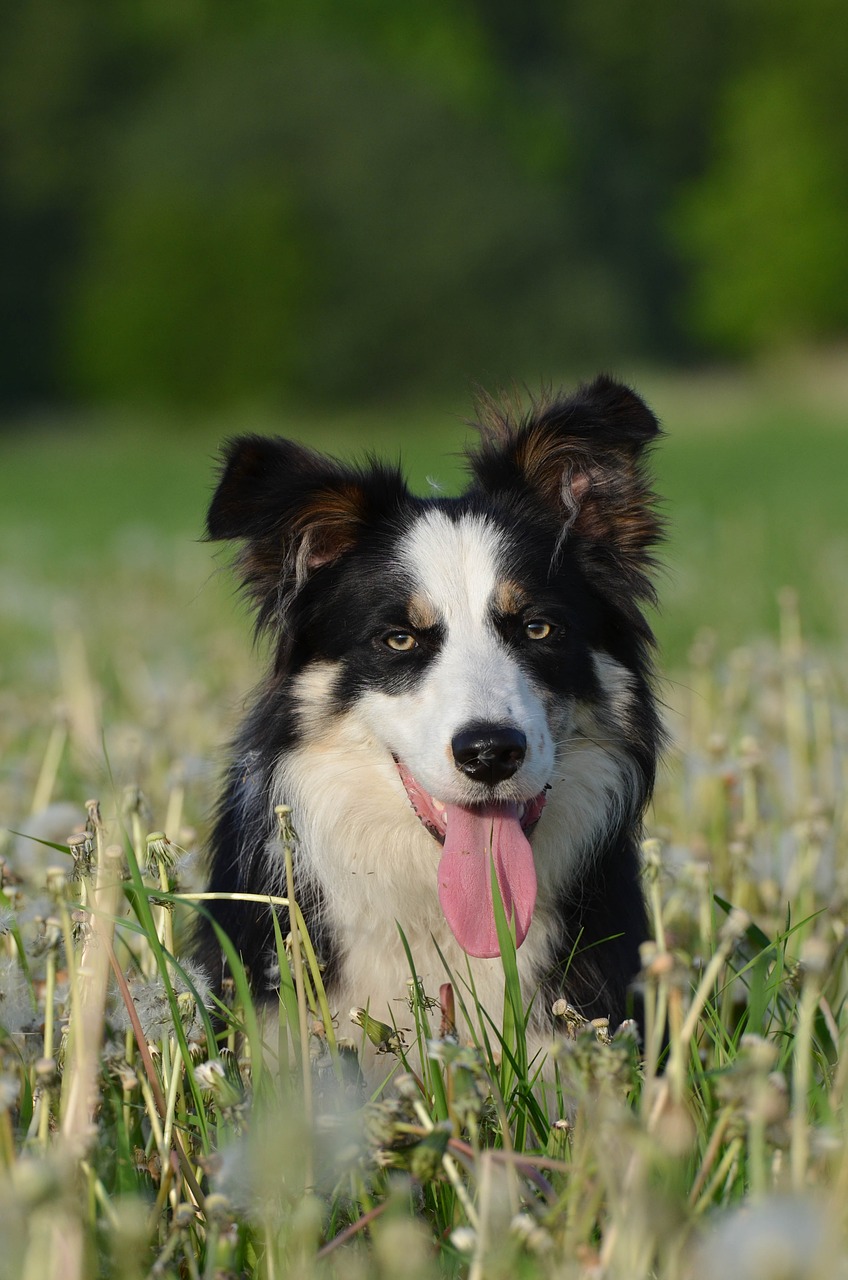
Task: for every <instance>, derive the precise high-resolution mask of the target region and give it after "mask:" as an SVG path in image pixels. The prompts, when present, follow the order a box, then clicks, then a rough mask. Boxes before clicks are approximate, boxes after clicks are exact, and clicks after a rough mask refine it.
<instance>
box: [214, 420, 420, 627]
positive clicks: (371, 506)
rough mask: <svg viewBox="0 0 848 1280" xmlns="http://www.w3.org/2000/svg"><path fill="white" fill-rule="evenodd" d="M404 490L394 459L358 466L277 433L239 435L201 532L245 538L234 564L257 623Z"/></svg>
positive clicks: (275, 613) (270, 616)
mask: <svg viewBox="0 0 848 1280" xmlns="http://www.w3.org/2000/svg"><path fill="white" fill-rule="evenodd" d="M408 497H409V492H408V490H407V488H406V485H405V483H404V480H403V477H402V475H401V473H400V471H399V470H398V469H397V468H396V467H387V466H384V465H383V464H381V463H376V462H375V463H372V465H371V466H370V467H369V468H368V469H367V470H358V469H356V468H353V467H347V466H345V465H344V464H342V463H340V462H337V461H336V459H335V458H329V457H325V456H324V455H322V454H320V453H316V452H315V451H314V450H313V449H308V448H307V447H306V446H305V445H302V444H297V443H295V442H294V441H293V440H284V439H282V438H281V437H279V436H275V437H273V438H270V437H266V436H252V435H251V436H238V437H236V438H235V439H234V440H230V441H229V442H228V443H227V444H226V445H225V446H224V449H223V451H222V460H221V474H220V479H219V481H218V487H217V489H216V490H215V494H214V496H213V498H212V502H211V504H210V507H209V512H208V514H207V517H206V532H207V536H208V537H209V538H210V539H213V540H216V541H217V540H219V539H239V540H241V541H243V543H244V546H243V549H242V551H241V553H240V556H239V559H238V570H239V572H240V574H241V578H242V583H243V586H244V588H245V590H246V592H247V593H248V595H249V596H251V597H252V599H253V601H254V604H255V605H256V607H257V611H258V612H257V626H258V627H260V628H261V627H264V626H266V625H268V624H269V623H270V622H272V621H273V620H274V619H275V618H278V619H279V618H280V617H281V614H282V611H283V609H284V606H285V602H286V601H287V599H289V598H290V596H291V595H292V593H293V592H294V591H296V590H297V589H298V588H299V587H300V586H301V585H302V584H303V582H304V581H305V580H306V578H307V577H308V576H309V575H310V574H311V573H313V572H314V571H315V570H317V569H320V568H322V567H323V566H324V565H328V564H332V563H334V562H335V561H337V560H338V559H339V558H340V557H341V556H343V555H344V554H345V553H346V552H347V551H349V550H351V548H352V547H353V546H354V545H355V544H356V542H357V541H358V539H359V537H360V536H361V535H362V533H363V532H364V530H365V529H366V528H367V527H368V526H370V525H373V524H374V523H375V522H376V521H377V520H379V519H381V518H383V517H385V516H388V515H391V513H392V512H393V511H394V510H396V509H397V508H398V507H399V506H400V505H401V504H402V503H403V501H404V500H405V499H407V498H408Z"/></svg>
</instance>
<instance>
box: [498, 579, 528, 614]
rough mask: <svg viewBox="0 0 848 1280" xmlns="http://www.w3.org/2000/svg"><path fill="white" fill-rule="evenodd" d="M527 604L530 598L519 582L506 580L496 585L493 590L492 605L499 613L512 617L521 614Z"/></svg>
mask: <svg viewBox="0 0 848 1280" xmlns="http://www.w3.org/2000/svg"><path fill="white" fill-rule="evenodd" d="M529 603H530V598H529V596H528V595H527V592H526V591H525V590H524V588H523V587H522V586H521V584H520V583H519V582H512V581H511V580H510V579H507V580H506V581H505V582H499V583H498V585H497V587H496V589H495V597H494V605H495V608H496V609H497V611H498V612H499V613H503V614H506V615H507V617H513V616H514V615H515V614H517V613H521V611H522V609H525V608H526V607H527V605H528V604H529Z"/></svg>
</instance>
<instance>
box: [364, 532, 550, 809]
mask: <svg viewBox="0 0 848 1280" xmlns="http://www.w3.org/2000/svg"><path fill="white" fill-rule="evenodd" d="M506 550H507V548H506V538H505V535H504V534H503V532H502V531H501V530H500V529H498V528H497V526H495V525H493V524H491V523H490V522H489V521H487V520H486V519H485V518H483V517H482V516H463V517H462V518H461V519H460V520H457V521H454V520H451V519H450V518H449V517H448V516H446V515H445V514H444V513H443V512H441V511H430V512H427V514H426V515H423V516H421V517H420V519H419V520H417V521H416V523H415V524H414V526H413V527H412V529H411V530H410V532H409V534H408V535H407V537H406V538H405V539H404V540H403V541H402V542H401V544H400V556H401V560H402V564H403V566H404V568H405V569H406V571H407V573H408V574H409V577H410V580H411V583H412V586H413V592H414V595H415V598H416V600H417V601H418V602H419V604H421V603H423V604H424V605H426V607H427V610H428V612H429V611H432V616H433V618H434V620H436V621H437V622H438V624H439V625H440V626H441V627H442V628H443V630H444V640H443V644H442V648H441V651H440V652H439V653H438V654H437V655H436V657H435V658H434V659H433V660H432V662H431V663H430V665H429V667H428V669H427V671H426V672H425V673H424V676H423V678H422V679H421V681H420V682H419V683H418V684H417V685H416V686H415V687H414V688H413V689H411V690H410V691H408V692H401V693H398V694H397V695H389V694H385V693H379V692H371V693H369V694H367V695H366V696H365V698H364V699H363V704H362V708H361V709H362V714H363V715H364V716H365V718H366V720H367V722H368V724H369V727H370V728H371V730H372V732H374V733H375V735H376V736H377V737H378V738H379V739H380V740H381V741H382V742H384V743H385V744H386V745H387V746H388V748H389V749H390V750H391V751H392V752H393V753H394V754H395V755H397V756H399V757H400V758H401V759H402V760H403V761H404V763H405V764H406V766H407V767H408V768H409V769H410V771H411V772H412V773H413V774H414V776H415V778H416V779H417V780H418V782H419V783H420V784H421V785H422V786H424V787H425V788H426V789H427V790H428V791H429V792H430V794H431V795H434V796H436V797H437V798H439V799H441V800H444V801H453V802H455V803H466V804H473V803H476V802H479V801H480V800H481V799H482V796H481V787H480V784H475V783H473V782H471V781H470V780H469V779H467V778H466V777H465V776H464V775H463V774H462V773H460V771H459V770H458V769H457V768H456V765H455V764H454V760H453V755H452V751H451V741H452V739H453V737H454V735H455V734H456V733H458V732H459V731H460V730H462V729H463V728H466V727H467V726H469V725H472V724H479V723H481V722H485V723H490V724H498V725H511V726H514V727H515V728H517V729H520V730H522V732H523V733H524V734H525V735H526V738H527V755H526V758H525V761H524V764H523V765H522V767H521V768H520V769H519V770H518V772H517V773H516V774H515V776H514V777H513V778H512V779H510V780H509V781H508V782H506V783H502V784H501V788H500V790H499V795H501V796H502V798H505V799H506V798H512V799H517V800H524V799H529V798H530V797H531V796H535V795H537V794H538V793H539V792H540V791H541V790H542V789H543V787H544V786H545V785H546V783H547V782H548V781H549V778H550V774H551V769H552V767H553V760H554V748H553V742H552V740H551V736H550V732H549V729H548V725H547V720H546V716H545V710H544V707H543V705H542V701H541V699H540V697H539V695H538V694H537V693H536V691H535V690H534V688H533V686H532V684H531V682H530V680H529V679H528V677H527V675H526V674H525V673H524V671H523V670H522V668H521V666H520V665H519V663H518V662H517V661H516V660H515V658H514V656H513V655H512V653H511V652H510V650H509V647H508V646H507V645H506V644H505V643H504V641H503V640H502V639H501V637H500V636H499V635H498V633H497V631H496V629H495V627H494V624H493V622H492V618H491V607H492V600H493V597H494V594H495V591H496V589H497V586H498V583H499V581H501V580H502V578H503V576H504V575H503V571H502V569H501V568H500V566H501V565H502V564H503V563H504V561H505V555H506Z"/></svg>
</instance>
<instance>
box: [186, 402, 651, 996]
mask: <svg viewBox="0 0 848 1280" xmlns="http://www.w3.org/2000/svg"><path fill="white" fill-rule="evenodd" d="M658 435H659V428H658V425H657V422H656V419H655V418H654V417H653V415H652V414H651V412H650V410H649V409H648V408H647V407H646V406H645V404H644V403H643V402H642V401H641V400H640V399H639V397H638V396H637V395H636V394H635V393H634V392H632V391H630V390H629V389H628V388H626V387H623V386H621V385H620V384H617V383H615V382H613V381H611V380H610V379H608V378H600V379H598V380H597V381H596V382H594V383H593V384H592V385H591V386H587V387H582V388H580V389H579V391H578V392H577V393H576V394H575V395H573V396H571V397H569V398H559V399H552V400H547V401H545V402H543V403H541V404H538V405H536V406H534V408H533V410H532V411H531V412H530V413H529V414H527V415H525V416H523V417H521V418H519V419H518V420H516V419H515V418H514V417H511V416H510V415H509V414H508V413H506V412H505V411H504V410H503V409H501V408H499V407H497V406H494V405H492V404H487V405H486V406H485V407H484V421H483V424H482V426H481V442H480V444H479V447H478V449H477V450H476V452H474V453H473V454H472V455H471V456H470V458H469V465H470V469H471V483H470V486H469V488H468V490H467V492H466V493H465V494H464V495H463V496H462V497H460V498H456V499H445V498H431V499H420V498H416V497H413V496H412V495H411V494H410V493H409V491H408V489H407V488H406V485H405V483H404V481H403V478H402V477H401V475H400V473H399V472H398V471H397V470H395V469H393V468H389V467H385V466H383V465H380V464H378V463H371V464H370V465H368V466H366V467H364V468H361V469H355V468H351V467H348V466H345V465H342V464H340V463H338V462H336V461H334V460H331V459H328V458H324V457H322V456H320V455H318V454H315V453H314V452H312V451H311V450H309V449H306V448H304V447H303V446H301V445H297V444H293V443H292V442H290V441H286V440H281V439H273V440H269V439H263V438H260V437H254V436H247V437H241V438H240V439H237V440H234V441H232V442H231V443H230V444H229V445H228V446H227V449H226V453H225V456H224V464H223V468H222V472H221V476H220V480H219V484H218V488H217V490H216V493H215V496H214V498H213V500H212V504H211V506H210V510H209V516H208V534H209V537H210V538H212V539H236V540H239V541H240V542H241V544H242V550H241V553H240V557H239V560H238V569H239V573H240V577H241V580H242V584H243V586H244V588H245V590H246V592H247V593H248V595H249V597H250V598H251V600H252V603H253V605H254V607H255V610H256V619H257V626H258V628H259V629H262V630H265V631H268V632H270V634H271V637H272V641H273V645H274V660H273V663H272V666H271V670H270V671H269V674H268V676H267V677H266V679H265V681H264V682H263V684H262V686H261V687H260V690H259V693H258V696H257V697H256V700H255V702H254V705H253V708H252V710H251V711H250V713H249V715H248V717H247V719H246V721H245V723H244V725H243V726H242V728H241V730H240V731H239V734H238V736H237V739H236V741H235V743H234V745H233V751H232V759H233V763H232V765H231V768H230V771H229V774H228V777H227V781H226V784H225V787H224V790H223V794H222V796H221V800H220V804H219V808H218V815H217V820H216V823H215V827H214V830H213V834H212V839H211V848H210V855H211V857H210V880H209V887H210V889H212V890H214V891H217V892H224V893H227V892H238V891H249V892H255V893H267V892H275V893H279V892H280V890H281V885H280V881H279V870H278V869H277V868H274V869H271V867H270V865H269V860H268V857H267V855H266V853H265V850H266V847H267V846H268V845H269V842H272V841H273V838H274V834H275V817H274V813H273V796H272V775H273V770H274V768H275V766H276V764H277V762H278V761H279V760H281V759H282V758H284V757H285V756H286V753H288V752H289V751H291V750H292V749H293V748H294V747H295V746H296V744H297V743H298V742H299V741H300V740H301V738H302V735H303V734H304V733H305V732H308V731H309V730H308V729H306V728H304V725H303V724H302V723H301V721H300V719H299V716H298V711H297V708H296V706H295V704H294V702H293V696H292V682H293V680H295V678H296V677H297V676H298V675H299V674H300V673H302V672H304V671H305V670H306V669H307V668H308V667H309V666H310V664H312V663H314V662H316V660H320V661H324V662H329V663H333V664H334V666H335V669H336V676H335V679H334V683H333V687H332V694H331V705H328V707H327V714H328V716H330V717H332V716H333V715H339V714H341V713H342V712H344V711H345V710H346V709H347V708H350V707H351V706H353V705H354V704H355V703H356V700H357V698H359V697H360V696H361V695H362V694H363V693H364V692H365V691H366V690H370V689H375V688H376V689H381V690H382V691H383V692H388V693H395V692H401V691H404V690H405V691H408V690H410V689H412V688H414V687H415V686H416V683H417V682H420V681H421V680H423V679H424V677H425V673H426V671H427V669H428V666H429V665H430V664H431V663H432V661H433V659H434V657H435V656H436V655H437V654H438V653H439V652H440V648H441V645H442V643H443V640H444V635H443V631H442V629H441V627H440V624H439V622H438V621H434V623H433V625H432V626H430V627H426V626H420V625H419V626H418V627H417V630H416V635H417V636H418V638H419V643H418V646H417V648H416V650H415V653H414V654H412V655H401V654H398V653H393V652H391V651H390V650H388V649H386V646H385V645H380V644H377V643H376V642H375V637H376V636H379V635H380V634H381V633H382V632H384V631H391V630H392V629H393V628H394V629H398V628H404V627H407V626H409V627H410V628H411V627H412V622H411V620H410V618H408V617H407V616H406V611H407V608H408V602H409V596H410V592H411V590H412V588H413V586H414V584H413V583H411V582H409V581H407V578H406V577H405V574H404V572H403V571H402V570H401V569H400V568H399V566H398V563H397V551H396V549H397V547H398V544H399V539H401V538H402V536H403V534H404V532H405V530H407V529H408V527H409V525H410V523H411V522H412V521H413V520H415V518H416V517H418V516H420V515H421V513H422V512H425V511H429V510H434V509H437V510H441V511H443V512H444V513H445V514H446V515H447V516H448V518H449V519H451V520H457V519H459V518H460V517H462V516H465V515H468V514H471V513H479V515H480V516H481V517H484V518H485V519H486V520H487V521H489V522H492V523H493V524H494V525H496V526H497V527H498V528H499V529H500V530H501V533H502V536H503V538H504V540H505V542H506V543H507V544H508V546H509V564H510V568H511V570H513V575H512V576H514V577H515V579H516V580H517V581H519V582H520V584H521V586H522V588H523V589H524V591H525V592H526V594H527V596H528V598H530V599H532V602H533V610H534V615H535V614H538V615H540V616H541V615H543V616H544V617H545V618H546V619H548V620H549V621H550V622H551V623H552V624H553V628H554V629H553V632H552V635H551V637H550V639H545V640H543V641H539V642H536V643H534V644H533V645H528V643H527V641H526V639H525V634H524V630H523V621H525V620H526V619H524V618H523V615H522V614H521V612H520V611H518V612H517V611H515V610H514V609H512V610H511V609H510V608H506V609H502V610H501V611H500V612H498V611H497V610H495V611H494V612H493V625H494V626H495V628H496V629H497V631H498V633H499V634H500V636H501V638H502V639H503V641H504V642H505V644H506V646H507V648H508V649H509V651H510V652H511V653H513V654H514V655H515V656H516V661H518V662H519V663H520V664H521V665H522V667H523V669H525V670H526V671H527V672H528V674H529V675H530V676H531V677H532V679H533V680H534V682H535V683H536V684H537V685H538V686H539V687H540V688H543V689H544V690H548V691H550V696H551V697H554V698H559V699H563V698H573V699H577V700H578V702H579V703H581V704H583V705H586V706H588V707H591V708H593V709H594V711H595V713H596V714H597V717H598V720H599V722H600V723H602V724H606V723H608V724H609V732H610V734H611V735H614V736H615V741H616V743H618V744H620V745H621V747H622V749H623V750H624V751H626V754H627V756H628V758H629V760H630V761H631V763H632V766H633V768H632V772H631V774H630V777H631V779H632V781H631V783H630V784H628V785H629V786H631V787H632V792H633V793H632V794H630V795H627V796H623V797H621V803H620V805H619V807H618V810H617V811H618V812H619V813H620V819H619V820H618V821H617V822H610V824H609V825H608V826H607V828H606V830H605V832H604V836H603V839H602V841H601V843H600V847H597V848H596V849H595V850H594V851H593V856H592V857H591V858H589V859H587V860H586V862H585V865H584V866H583V869H582V871H581V874H580V876H579V877H578V879H577V880H576V881H572V882H569V883H568V885H567V886H566V887H565V888H564V889H562V891H561V892H559V896H558V898H557V901H556V906H555V910H554V912H553V917H554V919H553V923H552V924H551V925H550V930H551V940H550V946H549V950H548V959H547V961H546V964H545V967H544V971H543V972H540V973H539V974H538V981H539V984H540V985H541V987H542V992H543V998H544V1001H545V1003H546V1005H548V1006H549V1005H550V1003H551V1002H552V1001H553V1000H555V999H557V998H559V997H560V996H563V995H565V996H566V997H567V998H568V1000H569V1002H570V1003H571V1004H572V1005H574V1006H575V1007H577V1008H578V1009H579V1010H580V1011H581V1012H582V1013H583V1014H584V1015H585V1016H586V1017H596V1016H602V1015H603V1016H609V1017H611V1018H612V1019H613V1020H615V1019H619V1018H621V1017H622V1016H624V1015H625V1013H626V1011H627V990H628V986H629V984H630V983H631V981H632V979H633V977H634V975H635V974H636V973H637V971H638V968H639V955H638V949H639V944H640V943H641V942H642V941H643V939H644V938H645V936H646V919H645V909H644V904H643V900H642V894H641V890H640V887H639V855H638V848H639V839H640V834H641V820H642V815H643V813H644V810H645V807H646V805H647V803H648V801H649V799H650V795H651V792H652V788H653V784H654V775H655V769H656V762H657V756H658V752H659V749H660V746H661V737H662V734H661V729H660V724H659V720H658V716H657V712H656V707H655V702H654V697H653V694H652V688H651V681H652V669H651V656H652V646H653V637H652V634H651V630H650V627H649V625H648V622H647V620H646V619H645V616H644V614H643V612H642V605H643V603H644V602H646V601H647V602H652V601H653V599H654V593H653V587H652V584H651V580H650V573H651V570H652V568H653V560H652V556H651V549H652V547H653V545H654V544H655V543H656V541H657V540H658V538H659V536H660V532H661V530H660V524H659V521H658V519H657V516H656V514H655V511H654V505H653V494H652V493H651V491H650V488H649V485H648V481H647V475H646V462H647V448H648V447H649V446H650V445H651V444H652V443H653V442H654V441H655V440H656V439H657V438H658ZM593 653H594V654H606V655H608V656H609V657H610V658H612V659H614V661H615V662H616V663H617V664H619V665H620V667H622V668H624V669H625V670H626V672H627V673H629V679H630V689H631V691H632V692H631V697H630V700H629V704H628V709H627V711H626V713H625V712H624V711H622V710H621V709H620V708H619V709H617V710H613V709H611V708H610V707H609V706H608V705H607V701H606V695H605V691H604V688H603V687H602V686H601V685H600V684H599V679H598V675H597V672H596V669H595V666H594V665H593V660H592V656H591V655H592V654H593ZM605 717H606V719H605ZM541 821H543V822H544V821H545V815H544V814H543V816H542V819H541ZM319 855H320V851H319ZM295 878H296V887H297V892H298V898H299V902H300V906H301V908H302V910H303V911H304V915H305V916H306V920H307V924H308V927H309V930H310V935H311V937H312V939H313V942H314V944H315V946H316V949H317V951H318V952H319V955H320V957H321V959H322V961H323V963H324V965H325V971H324V978H325V984H326V986H327V989H328V992H329V993H330V996H331V999H332V994H333V990H334V986H335V983H336V980H337V978H338V977H339V975H340V974H341V972H342V968H343V965H344V955H343V954H342V952H341V950H340V948H339V945H338V940H337V938H336V936H335V931H334V928H333V924H332V921H331V920H328V918H327V915H326V912H325V910H324V903H323V902H322V897H321V892H320V890H319V889H317V888H316V885H315V882H314V879H312V878H309V877H304V876H303V875H301V874H300V872H299V868H298V866H297V865H296V866H295ZM433 892H434V893H435V885H434V888H433ZM210 908H211V910H212V913H213V915H214V917H215V919H216V920H217V922H218V923H219V924H220V926H221V927H222V928H223V929H224V930H225V931H226V932H227V933H228V934H229V935H230V936H231V937H232V938H233V940H234V941H235V943H236V946H237V948H238V949H239V951H240V953H241V955H242V957H243V959H244V962H245V964H246V965H247V966H248V968H249V970H250V972H251V975H252V980H253V983H254V986H255V988H256V990H257V992H258V993H260V994H262V995H270V994H272V993H273V991H274V989H275V987H276V983H277V979H276V977H275V974H274V972H273V966H269V955H271V954H272V953H273V952H274V931H273V924H272V919H271V914H270V910H269V908H268V907H266V906H264V905H262V904H255V905H253V904H238V903H230V902H215V903H213V904H210ZM280 916H281V921H280V923H281V927H282V932H283V935H284V936H285V934H286V933H287V932H288V928H289V923H288V920H287V918H286V913H285V911H281V912H280ZM197 952H198V955H199V958H200V959H201V960H202V961H203V962H204V963H205V964H206V965H207V967H208V968H209V969H210V970H211V971H212V972H213V974H215V975H217V976H218V977H220V976H222V975H223V973H224V968H223V962H222V959H221V953H220V948H219V946H218V943H217V939H216V937H215V935H214V931H213V930H212V928H211V926H210V925H209V924H208V923H205V922H204V923H203V924H202V925H201V927H200V930H199V935H198V940H197ZM366 997H367V993H363V1002H364V1000H365V998H366Z"/></svg>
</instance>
